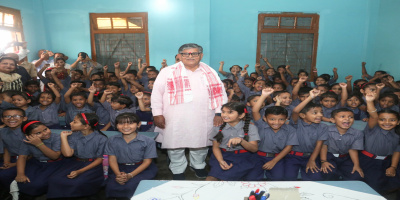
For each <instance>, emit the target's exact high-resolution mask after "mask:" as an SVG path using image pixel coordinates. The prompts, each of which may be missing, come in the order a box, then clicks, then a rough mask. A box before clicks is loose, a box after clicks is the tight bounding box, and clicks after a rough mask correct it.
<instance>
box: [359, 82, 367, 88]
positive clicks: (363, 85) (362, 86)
mask: <svg viewBox="0 0 400 200" xmlns="http://www.w3.org/2000/svg"><path fill="white" fill-rule="evenodd" d="M367 84H368V83H364V84H362V85H361V86H360V88H361V89H364V87H365V86H366V85H367Z"/></svg>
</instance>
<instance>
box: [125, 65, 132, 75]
mask: <svg viewBox="0 0 400 200" xmlns="http://www.w3.org/2000/svg"><path fill="white" fill-rule="evenodd" d="M132 65H133V63H132V62H128V66H127V67H126V68H125V71H124V74H126V73H127V72H128V71H129V70H131V67H132Z"/></svg>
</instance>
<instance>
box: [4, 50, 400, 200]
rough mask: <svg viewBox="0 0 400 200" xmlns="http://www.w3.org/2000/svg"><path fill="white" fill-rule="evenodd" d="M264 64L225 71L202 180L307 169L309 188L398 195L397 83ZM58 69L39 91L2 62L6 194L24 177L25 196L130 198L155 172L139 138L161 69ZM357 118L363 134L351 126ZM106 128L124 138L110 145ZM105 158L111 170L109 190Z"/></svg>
mask: <svg viewBox="0 0 400 200" xmlns="http://www.w3.org/2000/svg"><path fill="white" fill-rule="evenodd" d="M42 53H43V54H46V53H48V52H42ZM59 55H60V54H59ZM62 55H63V54H62ZM178 58H179V57H178ZM263 59H264V61H265V62H266V63H267V67H266V66H261V65H260V64H256V66H255V72H253V73H251V74H248V69H249V68H248V67H249V66H248V65H246V66H244V67H243V68H242V67H240V66H238V65H234V66H232V67H231V68H230V72H225V71H224V70H223V65H224V62H221V63H220V68H219V72H220V74H221V75H222V76H225V77H226V79H223V83H224V86H225V89H226V92H227V94H228V97H229V98H228V99H229V102H228V103H226V104H224V105H223V106H222V109H221V117H222V119H223V121H224V123H223V125H222V126H220V127H214V129H213V134H212V135H211V136H210V138H209V139H210V140H212V141H213V146H212V153H211V157H210V161H209V165H210V169H211V170H210V172H209V174H208V177H207V178H206V180H232V181H235V180H237V181H238V180H247V181H260V180H265V179H267V180H271V181H283V180H288V181H293V180H297V179H298V178H299V177H298V175H299V172H300V175H301V179H302V180H306V181H321V180H339V179H342V180H363V181H365V182H366V183H368V184H369V185H370V186H371V187H372V188H374V189H375V190H377V191H378V192H387V191H393V190H396V189H399V188H400V176H399V172H400V171H399V169H400V168H399V167H398V163H399V159H400V144H399V140H400V136H399V135H400V126H399V124H400V115H399V96H400V84H399V83H398V82H394V78H393V76H391V75H390V74H387V73H386V72H384V71H377V72H376V73H375V74H374V76H369V75H368V74H367V71H366V69H365V63H363V64H362V72H363V79H357V80H355V81H353V80H352V79H353V77H352V76H351V75H349V76H347V77H346V78H345V80H346V83H336V80H337V79H338V75H337V69H336V68H334V69H333V73H334V75H333V76H332V77H331V76H330V75H328V74H322V75H318V74H317V70H316V69H312V73H313V74H312V75H309V74H308V72H307V71H305V70H299V72H298V73H297V75H295V74H293V73H292V72H291V71H290V66H283V65H282V66H279V67H277V68H276V69H274V67H273V66H272V65H271V64H270V63H269V62H268V59H266V58H263ZM178 61H179V60H178ZM53 65H54V66H53V67H49V65H47V64H44V65H43V66H42V67H41V68H40V71H39V72H38V77H39V78H40V82H41V83H40V82H39V81H38V80H33V79H31V80H29V79H30V78H31V77H28V78H27V79H28V80H27V81H25V82H22V79H21V78H20V77H18V76H17V75H15V74H14V70H10V69H12V68H13V67H14V69H15V67H16V61H15V62H14V60H13V58H10V57H1V58H0V75H1V77H8V76H9V77H8V78H9V79H7V80H10V81H11V82H7V80H4V79H2V81H3V84H2V88H1V94H0V108H1V113H0V115H1V121H2V123H3V124H2V125H1V126H2V128H1V129H0V154H2V155H3V156H2V161H1V163H0V165H1V166H0V187H2V189H3V190H7V189H8V188H9V187H10V184H11V182H13V180H16V182H18V186H19V189H20V192H21V199H33V197H35V196H39V195H43V194H46V195H47V197H48V198H62V197H63V198H65V197H82V196H91V195H94V194H96V193H97V192H98V191H99V190H100V189H101V187H103V186H105V191H106V195H107V197H109V198H129V197H131V196H132V195H133V193H134V191H135V189H136V187H137V185H138V183H139V181H140V180H144V179H152V178H154V177H155V176H156V174H157V167H156V166H155V164H154V163H153V162H152V159H153V158H156V157H157V152H156V145H155V141H154V140H152V139H150V138H147V137H146V136H143V135H140V134H138V131H150V132H152V131H154V124H153V116H152V114H151V103H150V102H151V101H150V100H151V91H152V88H153V84H154V81H155V79H156V77H157V75H158V72H159V71H158V70H157V69H156V68H155V67H153V66H147V65H146V63H142V60H141V59H139V60H138V71H136V70H133V69H131V67H132V65H133V64H132V63H129V64H128V66H127V67H126V69H125V70H124V71H122V70H121V69H120V63H119V62H117V63H115V64H114V68H115V70H114V71H111V70H109V69H108V67H107V66H104V67H103V68H102V69H99V67H97V68H96V66H97V65H98V63H95V62H94V61H91V60H90V59H88V56H87V54H86V53H83V52H81V53H79V54H78V59H77V61H76V62H74V64H72V65H71V68H70V69H68V70H67V69H66V68H65V59H64V57H63V56H60V57H57V58H56V59H55V60H54V63H53ZM89 66H90V67H89ZM166 66H167V65H166V61H165V60H163V63H162V68H163V67H166ZM162 68H161V69H162ZM88 69H89V71H88ZM161 69H160V70H161ZM101 70H103V71H101ZM222 76H221V77H222ZM311 77H313V79H311ZM310 80H311V82H309V81H310ZM0 87H1V86H0ZM60 118H64V119H65V124H61V123H60ZM354 120H360V121H366V122H367V126H366V127H365V129H364V130H357V129H354V128H352V125H353V123H354ZM51 129H66V130H65V131H63V132H61V134H54V133H53V134H52V132H51ZM107 130H113V131H118V132H120V133H121V134H119V135H116V136H113V137H110V138H107V136H106V135H104V134H103V133H102V131H107ZM103 155H108V158H109V166H110V171H109V176H108V180H107V181H106V182H104V176H103V168H102V158H103ZM131 179H132V180H131Z"/></svg>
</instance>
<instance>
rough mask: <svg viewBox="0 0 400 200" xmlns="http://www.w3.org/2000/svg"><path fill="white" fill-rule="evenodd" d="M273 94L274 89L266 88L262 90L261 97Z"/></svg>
mask: <svg viewBox="0 0 400 200" xmlns="http://www.w3.org/2000/svg"><path fill="white" fill-rule="evenodd" d="M273 92H274V89H272V88H271V87H267V88H264V89H263V90H262V92H261V95H263V96H269V95H271V94H272V93H273Z"/></svg>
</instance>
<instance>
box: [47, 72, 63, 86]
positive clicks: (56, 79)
mask: <svg viewBox="0 0 400 200" xmlns="http://www.w3.org/2000/svg"><path fill="white" fill-rule="evenodd" d="M50 73H51V77H53V80H54V82H55V83H56V84H57V85H58V87H60V89H64V85H63V84H62V83H61V81H60V79H58V77H57V70H56V69H53V70H51V72H50Z"/></svg>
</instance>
